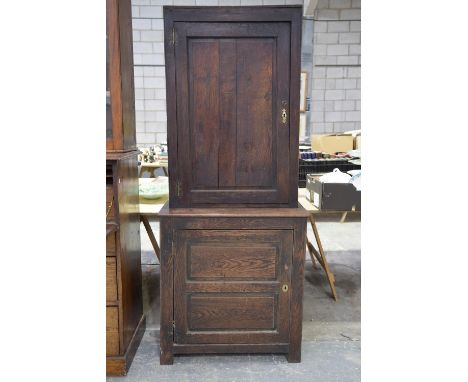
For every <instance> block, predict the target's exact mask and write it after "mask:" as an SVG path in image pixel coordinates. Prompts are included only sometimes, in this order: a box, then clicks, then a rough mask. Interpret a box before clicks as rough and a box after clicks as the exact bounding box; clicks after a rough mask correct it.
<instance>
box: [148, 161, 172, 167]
mask: <svg viewBox="0 0 468 382" xmlns="http://www.w3.org/2000/svg"><path fill="white" fill-rule="evenodd" d="M167 166H168V162H167V161H163V162H161V161H158V160H157V161H156V162H152V163H149V162H141V167H167Z"/></svg>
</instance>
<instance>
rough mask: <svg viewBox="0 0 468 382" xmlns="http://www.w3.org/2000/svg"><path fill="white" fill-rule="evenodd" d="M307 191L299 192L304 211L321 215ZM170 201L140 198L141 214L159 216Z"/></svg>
mask: <svg viewBox="0 0 468 382" xmlns="http://www.w3.org/2000/svg"><path fill="white" fill-rule="evenodd" d="M151 179H154V178H140V183H143V182H149V181H151ZM306 194H307V190H306V189H305V188H299V190H298V201H299V204H300V205H301V206H302V207H304V209H305V210H306V211H308V212H310V213H319V212H321V211H320V210H318V209H317V207H315V206H314V205H313V204H312V203H311V202H309V201H308V200H307V199H306ZM168 199H169V195H164V196H162V197H161V198H159V199H145V198H143V197H141V196H140V214H142V215H158V214H159V212H160V211H161V209H162V208H163V206H164V204H165V203H166V201H167V200H168Z"/></svg>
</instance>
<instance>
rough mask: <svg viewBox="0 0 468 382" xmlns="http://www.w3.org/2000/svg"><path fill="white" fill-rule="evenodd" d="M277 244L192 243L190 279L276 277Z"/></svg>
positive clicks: (265, 278) (188, 275) (263, 278)
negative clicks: (244, 245) (246, 245)
mask: <svg viewBox="0 0 468 382" xmlns="http://www.w3.org/2000/svg"><path fill="white" fill-rule="evenodd" d="M277 255H278V254H277V248H274V247H270V246H260V245H256V246H248V247H240V246H226V244H224V245H223V246H221V245H220V244H218V245H216V244H215V245H206V244H204V245H192V246H191V247H190V253H189V254H188V256H189V258H188V263H189V265H190V267H189V269H188V274H187V277H188V279H189V280H200V279H205V280H215V279H230V280H232V279H236V280H248V279H254V280H275V279H276V264H277Z"/></svg>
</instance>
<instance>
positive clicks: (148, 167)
mask: <svg viewBox="0 0 468 382" xmlns="http://www.w3.org/2000/svg"><path fill="white" fill-rule="evenodd" d="M167 167H168V164H167V162H160V161H156V162H153V163H147V162H141V165H140V178H141V177H142V175H143V173H144V172H145V171H148V172H149V173H150V177H152V178H156V175H155V174H154V170H157V169H158V168H160V169H162V170H163V172H164V175H166V176H167V175H168V172H167Z"/></svg>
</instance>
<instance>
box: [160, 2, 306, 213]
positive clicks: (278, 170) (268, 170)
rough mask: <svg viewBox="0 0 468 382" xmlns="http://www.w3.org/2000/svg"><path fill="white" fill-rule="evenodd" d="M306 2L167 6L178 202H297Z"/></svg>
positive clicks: (173, 181) (172, 163)
mask: <svg viewBox="0 0 468 382" xmlns="http://www.w3.org/2000/svg"><path fill="white" fill-rule="evenodd" d="M301 18H302V8H300V7H224V8H223V7H203V8H190V7H188V8H185V7H164V19H165V35H166V45H165V53H166V78H167V101H168V105H167V106H168V144H169V173H170V176H171V178H170V206H171V207H191V206H194V207H201V206H209V207H213V206H223V205H232V206H250V207H251V206H257V205H262V206H280V207H281V206H282V207H288V206H289V207H296V206H297V176H296V175H297V171H298V170H297V165H298V161H297V158H298V127H299V78H300V41H301Z"/></svg>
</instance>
